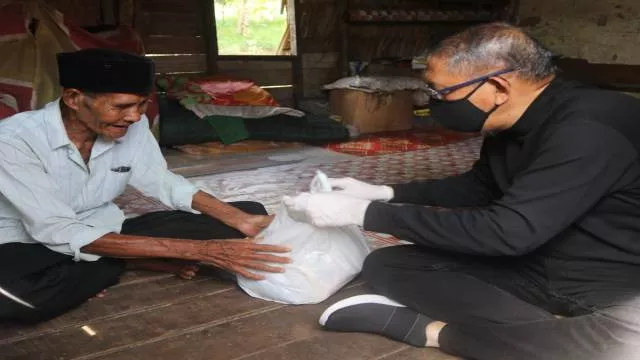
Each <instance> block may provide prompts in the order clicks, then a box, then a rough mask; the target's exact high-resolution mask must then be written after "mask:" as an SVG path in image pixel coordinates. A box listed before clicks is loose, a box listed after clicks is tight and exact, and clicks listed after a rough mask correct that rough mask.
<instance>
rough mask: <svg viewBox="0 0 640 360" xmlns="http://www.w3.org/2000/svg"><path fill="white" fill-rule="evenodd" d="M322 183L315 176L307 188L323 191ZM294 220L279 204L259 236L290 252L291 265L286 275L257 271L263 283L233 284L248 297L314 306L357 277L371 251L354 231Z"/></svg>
mask: <svg viewBox="0 0 640 360" xmlns="http://www.w3.org/2000/svg"><path fill="white" fill-rule="evenodd" d="M318 178H320V180H321V181H318ZM325 179H326V176H324V174H319V175H318V177H316V179H314V181H313V182H312V187H314V188H315V187H319V188H320V190H321V191H327V190H326V187H324V188H322V183H324V180H325ZM319 183H320V184H319ZM329 189H330V187H329ZM293 215H294V216H293V217H292V216H290V214H289V213H288V211H287V208H286V206H284V204H282V205H280V208H279V209H278V211H277V212H276V214H275V219H274V220H273V222H272V223H271V224H270V225H269V227H267V228H266V229H265V230H264V231H263V232H262V233H261V234H260V235H259V237H261V238H263V241H261V242H262V243H264V244H271V245H284V246H288V247H290V248H291V253H289V256H290V257H291V263H290V264H287V265H285V266H284V268H285V272H284V273H267V272H259V273H260V274H262V275H264V276H265V277H266V279H265V280H258V281H256V280H250V279H247V278H243V277H239V278H238V285H240V287H241V288H242V289H243V290H244V291H246V292H247V293H248V294H249V295H251V296H253V297H256V298H260V299H264V300H270V301H275V302H279V303H284V304H315V303H319V302H321V301H323V300H325V299H326V298H328V297H329V296H331V295H332V294H334V293H335V292H336V291H338V290H340V288H342V287H343V286H344V285H346V284H347V283H348V282H349V281H351V280H352V279H353V278H354V277H356V275H358V274H359V273H360V270H362V263H363V262H364V259H365V258H366V256H367V255H368V254H369V252H370V251H371V249H370V248H369V244H368V243H367V240H366V239H365V238H364V235H363V234H362V231H360V228H358V227H357V226H345V227H340V228H318V227H315V226H313V225H311V224H309V223H307V222H304V221H298V220H296V219H297V217H296V216H295V215H296V214H293ZM294 218H295V219H294ZM300 220H302V219H300Z"/></svg>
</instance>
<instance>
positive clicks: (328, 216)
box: [282, 193, 371, 227]
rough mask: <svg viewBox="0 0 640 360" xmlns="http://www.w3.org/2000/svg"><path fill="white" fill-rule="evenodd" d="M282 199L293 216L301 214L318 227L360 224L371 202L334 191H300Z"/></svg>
mask: <svg viewBox="0 0 640 360" xmlns="http://www.w3.org/2000/svg"><path fill="white" fill-rule="evenodd" d="M282 200H283V202H284V204H285V206H286V207H287V210H288V211H289V212H290V213H291V215H292V216H293V217H294V218H296V217H298V216H297V214H302V215H303V216H302V217H303V218H304V219H305V221H308V222H309V223H311V224H313V225H315V226H319V227H338V226H347V225H359V226H362V225H363V224H364V215H365V213H366V211H367V207H369V204H370V203H371V201H369V200H364V199H358V198H354V197H350V196H344V195H340V194H336V193H315V194H310V193H301V194H299V195H297V196H294V197H289V196H285V197H283V199H282ZM298 218H299V217H298Z"/></svg>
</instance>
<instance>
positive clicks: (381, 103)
mask: <svg viewBox="0 0 640 360" xmlns="http://www.w3.org/2000/svg"><path fill="white" fill-rule="evenodd" d="M329 102H330V109H331V114H333V115H337V116H338V117H339V118H340V120H341V121H342V122H343V123H344V124H345V125H351V126H354V127H355V128H356V129H357V130H358V131H359V132H360V133H361V134H367V133H374V132H381V131H398V130H408V129H411V123H412V120H413V92H412V91H406V90H404V91H394V92H390V93H382V92H378V93H369V92H364V91H360V90H353V89H334V90H331V91H330V92H329Z"/></svg>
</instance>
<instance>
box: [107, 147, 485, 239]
mask: <svg viewBox="0 0 640 360" xmlns="http://www.w3.org/2000/svg"><path fill="white" fill-rule="evenodd" d="M481 144H482V139H481V138H478V137H476V138H472V139H469V140H465V141H460V142H457V143H454V144H449V145H444V146H439V147H433V148H429V149H426V150H419V151H411V152H404V153H398V154H391V155H381V156H371V157H366V158H362V159H355V160H343V161H338V162H336V163H332V164H322V165H313V164H300V163H299V164H292V165H282V166H274V167H268V168H262V169H257V170H249V171H239V172H232V173H225V174H215V175H210V176H204V177H197V178H191V180H192V181H193V182H194V183H195V184H196V185H198V186H199V187H201V188H204V189H206V190H208V191H211V192H212V193H214V194H216V196H217V197H218V198H219V199H221V200H224V201H246V200H251V201H258V202H260V203H262V204H263V205H264V206H265V207H266V208H267V210H268V211H269V212H273V211H274V210H275V209H276V208H277V206H278V205H279V204H280V201H281V199H282V196H284V195H294V194H296V193H298V192H300V191H306V190H307V189H308V187H309V183H310V182H311V179H312V178H313V177H314V175H315V170H316V169H318V170H322V171H324V172H325V173H327V174H328V175H329V176H331V177H342V176H350V177H353V178H356V179H360V180H363V181H367V182H370V183H373V184H390V183H403V182H408V181H411V180H424V179H437V178H442V177H446V176H450V175H455V174H459V173H462V172H464V171H466V170H467V169H469V168H470V167H471V165H472V164H473V162H474V161H475V160H476V159H477V157H478V154H479V152H480V146H481ZM116 203H117V204H118V205H119V206H121V207H122V208H123V209H124V211H125V213H127V214H129V215H136V214H143V213H146V212H150V211H159V210H166V207H165V206H164V205H162V204H161V203H159V202H158V201H156V200H153V199H150V198H147V197H145V196H143V195H142V194H140V193H138V192H137V191H135V190H134V189H128V190H127V191H126V192H125V194H124V195H123V196H121V197H120V198H118V199H117V201H116ZM367 237H368V238H369V240H370V241H371V243H372V244H373V246H374V247H380V246H388V245H392V244H397V243H398V240H397V239H395V238H393V237H391V236H389V235H386V234H375V233H368V234H367Z"/></svg>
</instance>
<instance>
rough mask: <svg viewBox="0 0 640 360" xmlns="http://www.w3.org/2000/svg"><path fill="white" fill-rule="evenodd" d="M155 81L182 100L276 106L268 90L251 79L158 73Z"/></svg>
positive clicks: (174, 96)
mask: <svg viewBox="0 0 640 360" xmlns="http://www.w3.org/2000/svg"><path fill="white" fill-rule="evenodd" d="M158 85H159V86H160V87H161V88H164V89H165V90H166V91H167V94H168V95H169V96H170V97H172V98H174V99H178V100H180V101H181V102H182V103H183V104H184V103H200V104H214V105H225V106H241V105H256V106H279V104H278V102H277V101H276V100H275V99H274V98H273V96H271V94H270V93H269V92H268V91H266V90H264V89H263V88H261V87H260V86H258V85H256V84H255V83H254V82H253V81H249V80H237V79H229V78H226V77H220V76H217V75H213V76H205V77H199V78H190V77H187V76H181V75H161V76H160V77H159V79H158Z"/></svg>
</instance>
